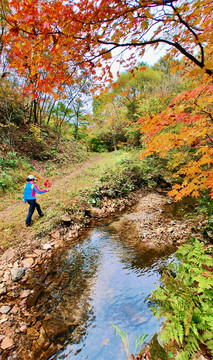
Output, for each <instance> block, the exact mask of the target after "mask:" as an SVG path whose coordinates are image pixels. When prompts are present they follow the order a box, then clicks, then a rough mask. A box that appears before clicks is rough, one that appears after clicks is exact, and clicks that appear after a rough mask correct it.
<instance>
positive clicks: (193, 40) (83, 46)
mask: <svg viewBox="0 0 213 360" xmlns="http://www.w3.org/2000/svg"><path fill="white" fill-rule="evenodd" d="M2 3H3V2H2ZM8 4H9V9H10V10H8V8H6V7H4V6H3V5H2V6H3V7H2V9H1V11H2V14H3V15H2V18H4V21H5V23H6V24H7V28H6V31H5V32H4V34H3V35H2V39H1V47H2V48H3V51H4V52H5V54H7V58H8V61H9V66H10V67H11V68H13V69H15V70H16V71H17V72H18V73H19V75H20V76H24V77H26V78H27V79H28V85H27V87H26V91H27V92H28V93H29V94H31V95H32V96H33V97H34V98H36V97H37V96H38V94H39V93H40V92H44V93H56V89H59V90H62V84H63V83H67V84H72V83H73V82H74V81H75V74H76V73H77V71H78V69H79V68H83V69H84V71H85V73H86V72H87V73H89V74H90V75H91V76H94V77H96V80H97V82H98V81H105V80H106V78H108V79H110V78H112V74H111V64H112V63H113V61H114V59H113V57H112V56H111V55H112V54H113V50H114V49H117V51H118V50H120V57H119V55H117V56H118V57H119V61H120V62H121V63H122V62H123V57H122V52H123V50H124V49H130V50H131V49H133V50H134V53H131V54H130V56H129V62H130V63H131V64H134V63H135V62H136V61H138V60H139V59H141V60H142V56H143V54H144V51H145V46H146V45H152V46H154V47H155V48H157V47H158V46H159V45H167V48H168V56H172V57H175V56H176V55H180V54H182V56H183V64H184V67H185V71H186V72H188V76H190V77H191V78H198V77H199V79H200V84H199V85H197V81H196V82H195V85H194V87H193V89H192V90H189V91H186V92H184V93H182V94H180V95H179V96H178V97H176V98H175V99H174V100H173V102H172V103H171V106H170V107H168V109H166V110H165V111H164V112H163V113H162V114H160V115H157V116H153V117H149V118H145V119H142V120H141V123H142V131H143V132H144V133H147V139H146V140H147V148H146V150H145V151H144V153H143V156H145V155H149V154H151V153H155V152H157V153H159V155H160V156H163V155H165V154H166V153H167V151H168V150H169V149H172V148H174V147H175V148H180V149H182V148H184V146H188V147H191V148H193V149H195V153H194V157H193V159H192V160H191V161H190V162H189V163H188V164H187V165H185V166H184V167H183V168H182V169H180V170H179V175H182V176H184V178H185V180H184V181H185V183H184V182H183V184H184V185H182V186H180V187H178V186H179V185H178V186H176V187H175V188H174V190H173V192H172V193H171V194H172V195H175V196H176V199H178V198H181V197H182V196H184V195H187V194H191V195H193V196H198V194H199V189H203V188H208V189H209V190H210V194H211V195H212V191H213V190H212V189H213V186H212V181H211V180H212V172H211V171H212V170H211V167H212V142H213V140H212V136H213V132H212V123H213V118H212V115H211V110H212V107H211V101H212V74H213V57H212V52H213V46H212V45H213V31H212V30H213V20H212V12H213V2H211V1H209V0H194V1H177V0H156V1H152V0H145V1H143V0H134V1H133V0H100V1H97V0H95V1H94V0H72V1H71V0H67V1H61V0H55V1H48V0H24V1H20V0H8ZM116 54H118V53H116ZM96 68H99V69H102V73H101V72H100V71H99V72H96ZM176 70H177V69H175V68H174V71H176ZM178 126H179V127H178Z"/></svg>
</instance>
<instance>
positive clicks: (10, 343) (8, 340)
mask: <svg viewBox="0 0 213 360" xmlns="http://www.w3.org/2000/svg"><path fill="white" fill-rule="evenodd" d="M13 345H14V341H13V339H11V338H10V337H9V336H5V338H4V339H3V341H2V343H1V348H2V350H6V349H9V348H10V347H12V346H13Z"/></svg>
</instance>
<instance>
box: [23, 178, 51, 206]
mask: <svg viewBox="0 0 213 360" xmlns="http://www.w3.org/2000/svg"><path fill="white" fill-rule="evenodd" d="M45 192H47V190H39V189H38V188H37V186H36V185H35V184H34V182H33V181H29V182H28V183H27V184H26V185H25V188H24V202H26V201H27V200H35V199H36V193H37V194H44V193H45Z"/></svg>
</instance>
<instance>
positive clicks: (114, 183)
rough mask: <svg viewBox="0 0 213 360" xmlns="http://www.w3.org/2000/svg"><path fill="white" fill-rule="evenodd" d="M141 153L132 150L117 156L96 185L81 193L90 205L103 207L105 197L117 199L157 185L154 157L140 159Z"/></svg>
mask: <svg viewBox="0 0 213 360" xmlns="http://www.w3.org/2000/svg"><path fill="white" fill-rule="evenodd" d="M138 156H139V153H136V152H132V153H129V154H128V156H126V157H119V156H118V155H117V159H116V158H115V162H114V164H113V165H111V167H108V168H107V169H106V171H105V172H104V173H103V174H102V175H101V176H100V177H99V178H98V179H97V182H96V184H95V185H93V186H90V187H88V188H86V189H84V190H83V191H82V193H81V195H82V196H83V197H85V198H86V199H87V202H88V204H89V205H92V206H96V207H101V205H102V201H103V200H104V199H105V198H108V199H115V198H119V197H122V196H125V195H126V194H128V193H130V192H132V191H135V190H137V189H140V188H143V187H145V186H148V187H154V186H156V185H157V182H156V174H158V175H159V173H157V171H159V172H160V171H161V170H160V169H157V168H156V164H155V162H154V160H153V159H151V158H150V159H149V158H148V159H145V160H139V157H138Z"/></svg>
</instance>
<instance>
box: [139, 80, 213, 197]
mask: <svg viewBox="0 0 213 360" xmlns="http://www.w3.org/2000/svg"><path fill="white" fill-rule="evenodd" d="M202 81H205V82H206V83H205V84H200V85H198V86H196V87H194V88H193V89H192V90H187V91H184V92H182V93H181V94H179V95H178V96H176V97H175V98H174V99H173V100H172V101H171V104H170V106H169V107H168V108H167V109H166V110H165V111H164V112H162V113H161V114H158V115H156V116H153V117H149V118H142V119H140V123H141V125H142V129H141V131H142V133H144V134H146V138H145V142H146V149H145V150H144V151H143V153H142V155H141V158H143V157H145V156H148V155H151V154H153V153H158V154H159V156H160V157H164V156H166V155H167V153H168V151H169V150H172V149H179V150H178V153H176V154H175V155H174V158H173V168H174V169H175V168H176V167H178V166H179V165H180V164H181V163H182V162H183V163H185V164H184V165H183V166H181V168H180V169H179V170H178V171H177V172H176V174H175V176H176V177H182V178H183V181H182V183H181V184H176V185H175V186H174V187H173V190H172V191H171V192H170V193H169V194H170V195H172V196H174V197H175V199H176V200H180V199H181V198H183V197H184V196H186V195H191V196H193V197H198V196H199V195H200V194H201V192H202V190H205V189H209V193H210V196H211V198H213V181H212V180H213V176H212V174H213V173H212V171H213V170H212V165H213V118H212V113H211V112H212V98H213V87H212V79H211V78H210V77H209V78H207V77H206V76H204V78H203V79H202ZM207 81H208V83H207ZM192 149H193V150H192ZM187 158H189V160H188V162H187Z"/></svg>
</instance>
